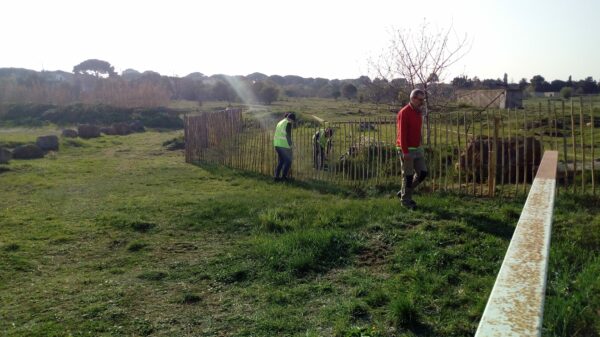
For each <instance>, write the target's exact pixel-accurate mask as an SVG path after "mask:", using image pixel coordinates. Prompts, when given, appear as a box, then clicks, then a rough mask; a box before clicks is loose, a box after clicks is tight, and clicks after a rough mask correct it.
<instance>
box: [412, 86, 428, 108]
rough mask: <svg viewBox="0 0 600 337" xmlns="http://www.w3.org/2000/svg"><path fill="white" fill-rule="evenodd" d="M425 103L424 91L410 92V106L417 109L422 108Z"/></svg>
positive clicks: (415, 90)
mask: <svg viewBox="0 0 600 337" xmlns="http://www.w3.org/2000/svg"><path fill="white" fill-rule="evenodd" d="M424 103H425V91H424V90H422V89H414V90H413V91H411V92H410V104H412V105H413V106H414V107H415V108H421V107H422V106H423V104H424Z"/></svg>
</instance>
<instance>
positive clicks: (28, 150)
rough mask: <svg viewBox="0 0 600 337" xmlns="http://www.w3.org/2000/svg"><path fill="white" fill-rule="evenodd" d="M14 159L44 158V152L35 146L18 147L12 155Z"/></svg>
mask: <svg viewBox="0 0 600 337" xmlns="http://www.w3.org/2000/svg"><path fill="white" fill-rule="evenodd" d="M12 156H13V158H14V159H35V158H44V151H42V149H40V147H39V146H37V145H35V144H26V145H21V146H17V147H16V148H15V149H14V150H13V153H12Z"/></svg>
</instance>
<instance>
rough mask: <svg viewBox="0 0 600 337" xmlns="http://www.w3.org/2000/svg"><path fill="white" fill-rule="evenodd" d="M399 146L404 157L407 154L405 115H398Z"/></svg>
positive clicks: (406, 120)
mask: <svg viewBox="0 0 600 337" xmlns="http://www.w3.org/2000/svg"><path fill="white" fill-rule="evenodd" d="M399 118H400V123H399V124H400V146H401V147H402V154H403V155H404V156H405V157H406V156H407V155H408V154H409V151H408V128H409V125H408V116H407V115H406V114H405V113H400V117H399Z"/></svg>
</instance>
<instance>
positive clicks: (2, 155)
mask: <svg viewBox="0 0 600 337" xmlns="http://www.w3.org/2000/svg"><path fill="white" fill-rule="evenodd" d="M10 158H12V152H10V150H9V149H6V148H3V147H0V164H8V162H9V161H10Z"/></svg>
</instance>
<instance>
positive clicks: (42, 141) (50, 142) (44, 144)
mask: <svg viewBox="0 0 600 337" xmlns="http://www.w3.org/2000/svg"><path fill="white" fill-rule="evenodd" d="M35 145H37V146H38V147H39V148H40V149H42V150H43V151H58V137H57V136H54V135H51V136H41V137H38V138H37V140H36V141H35Z"/></svg>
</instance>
